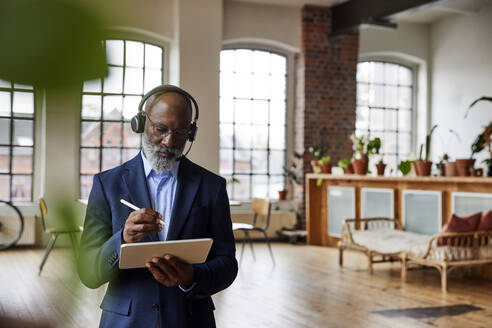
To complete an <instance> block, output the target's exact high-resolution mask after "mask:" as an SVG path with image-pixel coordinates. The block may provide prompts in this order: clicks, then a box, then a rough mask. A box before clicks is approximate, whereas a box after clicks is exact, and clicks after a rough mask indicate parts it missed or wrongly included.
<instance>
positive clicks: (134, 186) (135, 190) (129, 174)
mask: <svg viewBox="0 0 492 328" xmlns="http://www.w3.org/2000/svg"><path fill="white" fill-rule="evenodd" d="M140 156H141V155H140V153H138V155H137V156H135V157H134V158H133V159H132V160H131V161H129V162H127V163H126V169H127V171H126V174H124V175H123V181H124V182H125V184H126V188H127V191H128V195H129V198H130V199H127V200H128V201H129V202H130V203H132V204H133V205H135V206H137V207H139V208H152V202H151V201H150V193H149V187H148V186H147V178H146V177H145V171H144V167H143V163H142V158H141V157H140ZM123 206H124V205H123ZM158 240H159V236H158V234H153V235H149V236H147V237H146V238H144V239H143V240H142V241H158Z"/></svg>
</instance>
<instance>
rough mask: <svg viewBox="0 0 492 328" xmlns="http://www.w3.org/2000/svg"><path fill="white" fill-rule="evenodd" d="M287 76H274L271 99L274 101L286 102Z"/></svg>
mask: <svg viewBox="0 0 492 328" xmlns="http://www.w3.org/2000/svg"><path fill="white" fill-rule="evenodd" d="M285 86H286V83H285V76H279V75H272V85H271V87H270V89H271V97H272V99H279V100H284V99H285V98H286V97H285Z"/></svg>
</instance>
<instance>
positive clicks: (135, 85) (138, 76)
mask: <svg viewBox="0 0 492 328" xmlns="http://www.w3.org/2000/svg"><path fill="white" fill-rule="evenodd" d="M142 92H143V69H141V68H127V69H126V71H125V93H133V94H141V93H142Z"/></svg>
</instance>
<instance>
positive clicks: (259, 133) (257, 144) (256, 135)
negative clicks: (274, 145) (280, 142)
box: [252, 125, 268, 149]
mask: <svg viewBox="0 0 492 328" xmlns="http://www.w3.org/2000/svg"><path fill="white" fill-rule="evenodd" d="M252 132H253V145H252V147H253V148H254V149H266V148H267V147H268V125H256V126H255V127H253V131H252Z"/></svg>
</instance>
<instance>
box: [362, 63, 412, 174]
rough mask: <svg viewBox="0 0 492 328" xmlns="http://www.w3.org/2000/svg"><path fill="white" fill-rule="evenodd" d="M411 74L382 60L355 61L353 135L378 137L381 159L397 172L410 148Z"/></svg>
mask: <svg viewBox="0 0 492 328" xmlns="http://www.w3.org/2000/svg"><path fill="white" fill-rule="evenodd" d="M413 81H414V74H413V70H412V69H411V68H410V67H407V66H404V65H399V64H394V63H389V62H381V61H365V62H360V63H359V64H358V65H357V119H356V124H355V127H356V135H357V136H361V135H365V136H369V137H370V138H374V137H379V138H381V150H380V153H381V154H382V156H383V161H384V162H385V163H387V164H388V165H389V167H390V168H391V169H393V171H394V172H396V170H397V167H398V163H399V162H400V161H401V160H402V159H404V158H405V157H407V156H408V155H409V154H410V153H411V152H412V149H413V148H412V139H413V138H412V126H413V117H414V115H413V97H414V83H413Z"/></svg>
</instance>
